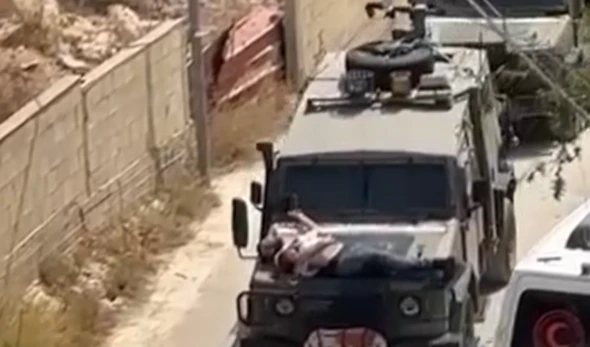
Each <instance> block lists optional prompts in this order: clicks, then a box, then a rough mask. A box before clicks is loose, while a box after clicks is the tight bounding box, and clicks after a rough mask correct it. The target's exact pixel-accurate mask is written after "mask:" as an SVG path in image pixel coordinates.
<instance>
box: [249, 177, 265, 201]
mask: <svg viewBox="0 0 590 347" xmlns="http://www.w3.org/2000/svg"><path fill="white" fill-rule="evenodd" d="M250 202H251V203H252V204H253V205H256V206H258V205H260V204H262V185H261V184H260V183H259V182H250Z"/></svg>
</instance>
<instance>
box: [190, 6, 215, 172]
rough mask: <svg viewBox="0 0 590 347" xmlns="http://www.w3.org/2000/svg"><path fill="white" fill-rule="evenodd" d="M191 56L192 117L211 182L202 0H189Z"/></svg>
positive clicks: (203, 168)
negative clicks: (201, 16)
mask: <svg viewBox="0 0 590 347" xmlns="http://www.w3.org/2000/svg"><path fill="white" fill-rule="evenodd" d="M188 10H189V11H188V12H189V17H188V18H189V23H190V38H191V56H192V62H191V64H190V66H189V91H190V92H189V93H190V112H191V118H192V119H193V121H194V122H195V128H196V131H195V136H196V137H197V155H198V158H197V160H198V166H199V173H200V174H201V176H202V177H203V178H204V179H205V180H206V181H207V182H209V179H210V172H209V167H210V162H211V148H210V147H211V140H210V138H209V116H208V105H207V81H206V76H205V61H204V59H203V36H204V33H203V32H202V31H201V25H200V24H201V23H200V22H201V21H200V1H199V0H189V1H188Z"/></svg>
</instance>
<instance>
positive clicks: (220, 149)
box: [211, 78, 293, 167]
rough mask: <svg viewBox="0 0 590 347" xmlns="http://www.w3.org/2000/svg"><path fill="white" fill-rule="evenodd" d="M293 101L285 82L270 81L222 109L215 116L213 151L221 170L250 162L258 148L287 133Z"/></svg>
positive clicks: (273, 79)
mask: <svg viewBox="0 0 590 347" xmlns="http://www.w3.org/2000/svg"><path fill="white" fill-rule="evenodd" d="M292 105H293V98H292V96H291V95H290V94H289V93H288V89H287V87H286V85H285V82H284V81H283V80H280V79H275V78H268V79H267V80H266V81H264V82H263V83H261V84H260V85H259V86H258V87H256V88H254V89H253V90H251V91H250V92H249V93H248V94H246V95H244V97H243V98H241V99H239V100H235V101H232V102H229V103H226V104H224V105H221V106H218V107H217V108H216V109H215V110H214V111H213V112H212V123H211V138H212V139H213V140H212V151H213V156H214V158H215V160H214V164H215V166H217V167H224V166H227V165H235V164H236V163H240V162H243V161H245V160H250V159H252V157H253V154H255V147H254V144H255V142H256V141H258V140H260V139H263V138H272V137H274V136H276V135H277V134H279V133H280V132H281V131H282V130H284V129H285V127H286V125H287V124H288V121H289V114H290V112H291V111H292V109H293V108H292Z"/></svg>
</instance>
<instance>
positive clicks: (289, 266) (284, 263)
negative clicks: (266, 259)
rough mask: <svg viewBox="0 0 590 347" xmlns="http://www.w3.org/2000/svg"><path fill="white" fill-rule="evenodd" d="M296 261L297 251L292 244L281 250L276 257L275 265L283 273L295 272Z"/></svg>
mask: <svg viewBox="0 0 590 347" xmlns="http://www.w3.org/2000/svg"><path fill="white" fill-rule="evenodd" d="M296 261H297V251H296V250H295V249H294V248H293V247H291V246H290V245H288V246H287V247H283V248H282V249H281V250H279V251H278V252H277V254H276V255H275V258H274V263H275V266H276V267H277V268H278V269H279V270H280V271H281V272H283V273H293V271H294V270H295V262H296Z"/></svg>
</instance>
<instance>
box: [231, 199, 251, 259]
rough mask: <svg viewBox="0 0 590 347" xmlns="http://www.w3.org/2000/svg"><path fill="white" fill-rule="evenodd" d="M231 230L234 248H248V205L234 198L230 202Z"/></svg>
mask: <svg viewBox="0 0 590 347" xmlns="http://www.w3.org/2000/svg"><path fill="white" fill-rule="evenodd" d="M231 207H232V211H231V212H232V215H231V229H232V233H233V241H234V246H236V247H237V248H245V247H246V246H248V229H249V228H248V226H249V225H248V205H246V202H245V201H244V200H243V199H239V198H234V199H232V201H231Z"/></svg>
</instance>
